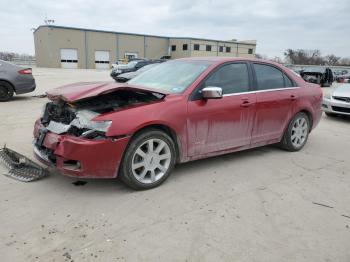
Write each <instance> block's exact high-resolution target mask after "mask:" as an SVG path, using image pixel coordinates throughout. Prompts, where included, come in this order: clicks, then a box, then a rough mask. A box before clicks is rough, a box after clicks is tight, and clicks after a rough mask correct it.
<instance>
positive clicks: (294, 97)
mask: <svg viewBox="0 0 350 262" xmlns="http://www.w3.org/2000/svg"><path fill="white" fill-rule="evenodd" d="M297 98H298V96H296V95H290V99H291V100H293V101H294V100H296V99H297Z"/></svg>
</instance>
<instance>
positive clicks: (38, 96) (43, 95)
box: [32, 94, 47, 98]
mask: <svg viewBox="0 0 350 262" xmlns="http://www.w3.org/2000/svg"><path fill="white" fill-rule="evenodd" d="M32 97H35V98H45V97H47V94H42V95H35V96H32Z"/></svg>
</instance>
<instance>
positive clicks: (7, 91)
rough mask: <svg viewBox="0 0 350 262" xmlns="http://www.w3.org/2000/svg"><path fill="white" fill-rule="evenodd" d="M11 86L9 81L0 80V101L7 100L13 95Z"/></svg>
mask: <svg viewBox="0 0 350 262" xmlns="http://www.w3.org/2000/svg"><path fill="white" fill-rule="evenodd" d="M13 93H14V91H13V88H12V86H11V85H10V84H9V83H6V82H1V81H0V102H6V101H9V100H10V99H11V98H12V97H13Z"/></svg>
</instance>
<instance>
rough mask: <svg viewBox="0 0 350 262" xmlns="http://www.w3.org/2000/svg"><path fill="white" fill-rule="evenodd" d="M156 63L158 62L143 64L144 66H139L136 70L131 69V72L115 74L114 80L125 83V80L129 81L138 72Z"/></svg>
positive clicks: (144, 70)
mask: <svg viewBox="0 0 350 262" xmlns="http://www.w3.org/2000/svg"><path fill="white" fill-rule="evenodd" d="M158 64H159V63H154V64H149V65H145V66H144V67H141V68H140V69H139V70H137V71H133V72H128V73H123V74H120V75H117V77H116V78H115V81H117V82H119V83H125V82H127V81H129V80H130V79H132V78H134V77H136V76H138V75H139V74H141V73H143V72H146V71H147V70H149V69H151V68H153V67H155V66H157V65H158Z"/></svg>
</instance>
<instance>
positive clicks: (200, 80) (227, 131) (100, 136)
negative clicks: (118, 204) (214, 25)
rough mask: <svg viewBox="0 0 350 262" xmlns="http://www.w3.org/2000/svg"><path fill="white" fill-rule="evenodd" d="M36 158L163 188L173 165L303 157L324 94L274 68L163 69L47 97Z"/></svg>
mask: <svg viewBox="0 0 350 262" xmlns="http://www.w3.org/2000/svg"><path fill="white" fill-rule="evenodd" d="M47 94H48V98H49V99H50V100H51V101H49V102H48V103H47V104H46V105H45V107H44V110H43V114H42V115H41V116H40V117H39V118H38V119H37V121H36V122H35V125H34V132H33V133H34V138H35V140H34V154H35V156H36V157H37V158H38V159H39V160H40V161H42V162H43V163H45V164H46V165H50V166H53V167H55V168H57V169H58V170H59V171H61V173H63V174H65V175H68V176H72V177H79V178H80V179H81V178H114V177H117V176H118V177H119V178H120V179H121V180H122V181H124V182H125V183H126V184H127V185H129V186H130V187H133V188H135V189H150V188H153V187H156V186H158V185H160V184H161V183H162V182H164V181H165V180H166V179H167V178H168V177H169V175H170V173H171V171H172V169H173V168H174V166H175V164H176V163H184V162H188V161H192V160H196V159H202V158H208V157H210V156H216V155H222V154H227V153H231V152H235V151H241V150H245V149H249V148H254V147H259V146H264V145H268V144H276V143H279V145H280V146H281V147H282V148H284V149H285V150H288V151H299V150H301V149H302V148H303V147H304V145H305V143H306V142H307V140H308V137H309V133H310V132H311V130H312V129H314V128H315V127H316V126H317V124H318V123H319V121H320V118H321V116H322V110H321V104H322V89H321V88H320V86H319V85H315V84H311V83H307V82H305V81H304V80H303V79H302V78H301V77H300V76H298V75H296V74H295V73H293V72H291V71H290V70H289V69H288V68H286V67H284V66H282V65H280V64H278V63H274V62H271V61H264V60H258V59H247V58H241V57H239V58H224V57H212V58H209V57H203V58H197V57H196V58H183V59H177V60H172V61H168V62H166V63H162V64H160V65H158V66H157V68H154V70H153V69H150V70H148V71H146V72H143V73H142V74H140V75H138V76H137V77H135V78H133V79H131V80H130V81H129V82H128V83H114V82H92V83H77V84H72V85H66V86H63V87H60V88H56V89H54V90H51V91H49V92H48V93H47Z"/></svg>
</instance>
